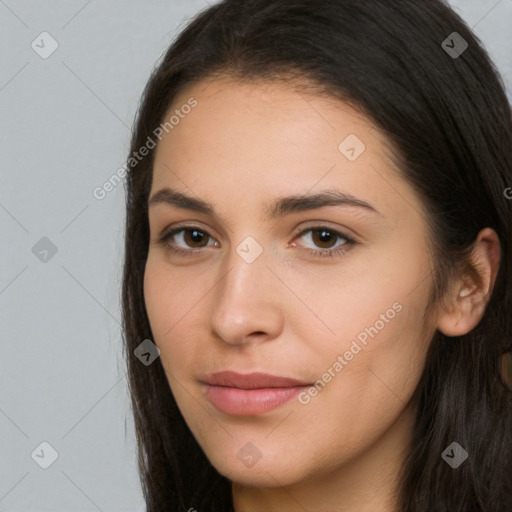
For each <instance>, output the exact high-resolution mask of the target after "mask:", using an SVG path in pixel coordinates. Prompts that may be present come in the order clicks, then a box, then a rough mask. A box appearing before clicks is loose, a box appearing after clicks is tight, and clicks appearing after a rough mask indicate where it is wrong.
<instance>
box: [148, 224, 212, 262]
mask: <svg viewBox="0 0 512 512" xmlns="http://www.w3.org/2000/svg"><path fill="white" fill-rule="evenodd" d="M209 238H210V239H211V237H210V235H209V234H208V233H207V232H206V231H203V230H201V229H199V228H196V227H193V226H191V227H178V228H174V229H171V230H169V231H164V233H163V234H162V236H161V237H160V238H159V239H158V241H157V243H158V244H162V245H164V246H166V247H167V248H169V249H170V250H171V251H173V252H175V253H179V254H185V255H189V254H190V253H193V252H196V251H195V250H194V249H203V248H204V247H208V239H209ZM212 240H213V239H212ZM180 244H181V245H180ZM213 245H215V243H214V244H213Z"/></svg>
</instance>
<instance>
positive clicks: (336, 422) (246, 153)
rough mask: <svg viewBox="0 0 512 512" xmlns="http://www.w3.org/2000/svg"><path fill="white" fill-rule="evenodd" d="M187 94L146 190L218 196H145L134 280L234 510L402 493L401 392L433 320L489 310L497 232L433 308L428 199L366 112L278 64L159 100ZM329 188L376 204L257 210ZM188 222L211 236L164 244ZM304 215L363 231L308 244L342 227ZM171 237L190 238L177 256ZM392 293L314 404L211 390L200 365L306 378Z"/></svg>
mask: <svg viewBox="0 0 512 512" xmlns="http://www.w3.org/2000/svg"><path fill="white" fill-rule="evenodd" d="M191 96H193V97H194V98H196V99H197V101H198V105H197V106H196V107H195V108H194V109H193V110H192V112H191V113H189V114H188V115H187V116H186V117H185V118H184V119H183V120H181V121H180V123H179V124H178V125H177V126H175V127H174V129H173V130H171V131H169V133H168V134H164V137H163V139H162V141H161V142H160V143H159V144H158V147H157V148H156V154H155V164H154V175H153V183H152V187H151V192H150V197H152V196H153V195H154V194H155V193H156V192H158V191H159V190H161V189H163V188H165V187H171V188H173V189H175V190H178V191H180V192H183V193H185V194H188V195H192V196H193V197H196V198H201V199H203V200H205V201H207V202H209V203H211V204H212V205H213V206H214V209H215V214H213V215H209V214H205V213H199V212H196V211H193V210H188V209H180V208H178V207H176V206H172V205H169V204H164V203H155V204H152V205H151V206H150V207H149V222H150V231H151V239H150V247H149V255H148V260H147V264H146V271H145V280H144V294H145V300H146V308H147V312H148V316H149V320H150V323H151V328H152V333H153V336H154V341H155V343H156V344H157V346H158V347H159V349H160V357H161V361H162V364H163V366H164V369H165V371H166V374H167V377H168V380H169V384H170V387H171V390H172V392H173V394H174V396H175V398H176V401H177V404H178V406H179V408H180V410H181V412H182V414H183V416H184V418H185V421H186V422H187V424H188V426H189V428H190V430H191V431H192V433H193V435H194V436H195V437H196V439H197V441H198V442H199V444H200V445H201V447H202V449H203V450H204V452H205V454H206V455H207V457H208V458H209V459H210V461H211V462H212V464H213V465H214V466H215V468H216V469H217V470H218V471H219V472H220V473H221V474H223V475H225V476H227V477H228V478H229V479H231V481H232V482H233V500H234V506H235V510H236V511H237V512H256V511H261V510H266V511H269V512H271V511H276V512H277V511H279V512H291V511H305V510H308V511H320V510H321V511H324V510H329V511H353V510H358V511H359V512H370V511H375V510H379V511H381V512H391V511H395V510H397V508H396V485H397V473H398V470H399V468H400V465H401V463H402V461H403V457H404V456H405V454H406V451H407V442H408V440H409V439H410V436H411V432H412V424H413V421H414V417H415V412H416V409H415V404H413V403H412V402H411V397H412V395H413V392H414V390H415V388H416V386H417V384H418V381H419V378H420V376H421V373H422V370H423V367H424V362H425V356H426V352H427V349H428V346H429V343H430V340H431V338H432V335H433V334H434V332H435V329H440V330H441V331H443V332H444V333H445V334H447V335H449V336H457V335H461V334H464V333H466V332H468V331H470V330H471V329H472V328H473V327H474V326H475V325H476V324H477V323H478V322H479V320H480V319H481V317H482V315H483V313H484V311H485V305H486V303H487V300H488V298H489V294H490V290H491V289H492V285H493V283H494V278H495V275H496V271H497V266H498V262H499V243H498V240H497V237H496V234H495V233H494V231H492V230H489V229H486V230H483V231H482V232H481V233H480V234H479V236H478V240H477V242H476V244H475V251H474V259H475V261H476V262H478V264H479V265H480V270H481V276H482V286H481V287H480V288H479V287H476V288H475V286H473V285H472V283H468V281H467V280H465V281H464V280H463V279H462V278H461V280H460V281H457V282H454V283H453V286H452V288H451V290H450V294H451V296H453V301H452V307H451V308H446V309H434V310H433V314H432V315H427V313H426V306H427V302H428V297H429V293H430V291H431V289H432V275H431V272H430V269H431V264H432V262H431V256H430V253H429V246H428V241H427V240H428V239H427V225H426V221H425V219H426V212H425V211H424V210H423V205H422V203H421V200H420V199H419V197H418V196H417V195H416V194H415V192H414V190H413V189H412V188H411V187H410V186H409V185H408V183H407V182H405V181H404V180H403V179H402V178H401V177H400V176H399V175H398V173H397V171H396V169H395V168H394V167H393V164H392V162H391V160H390V158H389V151H388V150H387V145H386V138H385V136H384V135H383V134H382V133H381V132H380V131H379V130H377V129H376V128H375V126H374V125H373V124H372V122H371V121H370V120H369V119H368V118H365V117H364V116H362V115H361V114H360V113H359V112H357V111H355V110H353V109H352V108H351V107H349V106H348V105H347V104H344V103H341V102H340V101H337V100H334V99H329V98H326V97H322V96H319V95H315V94H313V93H311V92H305V91H301V92H300V93H299V89H297V88H295V87H292V86H291V84H290V83H287V82H283V81H275V82H272V83H270V84H269V83H266V84H264V83H261V82H250V83H248V82H243V83H242V82H239V81H238V82H235V81H230V80H229V78H219V77H217V78H216V79H214V80H211V81H208V82H205V81H203V82H201V83H198V84H196V85H195V86H193V87H191V88H189V89H187V90H186V91H183V92H182V94H181V95H179V96H178V97H177V98H176V99H175V101H174V103H173V107H172V108H171V109H170V110H169V112H171V111H172V110H174V109H175V108H179V106H180V105H182V104H184V103H186V101H187V99H188V98H189V97H191ZM349 134H356V135H357V137H358V138H359V139H360V140H361V141H363V142H364V144H365V146H366V149H365V151H364V152H363V153H362V154H361V155H360V156H359V157H358V158H357V159H356V160H355V161H349V160H348V159H347V158H346V157H345V156H344V155H343V154H342V153H341V152H340V151H339V149H338V145H339V144H340V142H342V141H343V140H344V139H345V138H346V137H347V136H348V135H349ZM325 189H337V190H340V191H343V192H347V193H350V194H352V195H353V196H355V197H357V198H359V199H362V200H364V201H367V202H369V203H371V204H372V205H373V206H374V207H375V208H376V209H377V210H378V211H379V212H380V214H381V215H379V214H376V213H372V212H370V211H367V210H364V209H362V208H359V207H353V206H324V207H322V208H319V209H315V210H311V211H304V212H299V213H297V212H295V213H291V214H289V215H286V216H285V217H283V218H280V219H273V220H267V219H266V218H265V216H264V212H265V209H264V206H265V205H266V204H268V203H270V202H271V201H272V200H274V199H277V198H279V197H282V196H288V195H292V194H299V193H316V192H319V191H321V190H325ZM182 223H183V224H185V225H186V226H188V227H192V228H195V229H199V230H202V232H203V233H205V235H204V238H203V241H202V242H201V241H199V242H197V241H196V242H194V239H192V238H191V237H190V232H185V233H184V232H181V233H179V234H178V235H175V236H174V239H172V240H170V241H169V246H167V247H166V246H165V245H162V244H159V243H158V237H159V235H160V234H161V233H162V232H163V231H164V230H165V229H166V228H169V227H170V226H178V225H180V226H181V225H182ZM307 227H309V228H310V229H312V228H318V227H328V228H330V229H333V230H336V231H340V232H341V233H345V234H347V235H348V236H349V237H351V238H353V239H354V240H355V241H356V245H353V246H349V247H348V246H345V247H348V248H347V250H346V252H344V253H343V254H338V255H335V256H333V257H318V256H314V255H312V253H311V251H313V250H317V251H326V250H328V249H329V248H332V246H334V248H338V247H340V246H341V245H343V244H344V243H346V242H345V240H344V239H343V238H339V237H337V236H336V235H335V234H333V235H331V239H329V238H327V239H326V240H325V239H324V241H323V244H322V239H320V238H319V237H318V236H317V237H315V236H313V234H314V232H312V231H309V232H306V233H305V234H303V235H299V234H300V232H301V231H302V230H303V229H305V228H307ZM187 234H188V235H189V236H188V237H186V236H184V235H187ZM248 236H251V237H253V238H254V239H255V240H256V241H257V242H258V244H259V245H260V246H261V248H262V249H263V252H262V253H261V254H260V255H259V257H258V258H257V259H256V260H255V261H254V262H252V263H247V262H246V261H245V260H244V259H243V258H242V257H241V256H240V255H239V254H238V253H237V251H236V249H237V247H238V246H239V244H240V243H241V242H242V241H243V240H244V239H245V238H246V237H248ZM173 242H174V244H173ZM172 246H175V247H179V248H182V249H184V250H189V251H192V250H193V248H195V247H199V249H196V252H195V254H193V255H190V256H184V255H179V254H176V253H173V252H172V250H171V248H170V247H172ZM461 290H462V291H463V295H465V296H463V297H459V293H460V292H461ZM464 290H465V291H464ZM397 303H398V304H399V305H400V306H401V310H400V312H397V313H396V315H394V318H393V319H391V320H389V321H388V322H387V323H385V326H384V327H383V328H382V329H381V330H379V332H378V334H377V335H374V337H373V338H371V337H369V338H368V342H367V345H366V346H365V345H363V344H362V343H359V345H360V346H361V350H360V351H359V352H358V353H357V355H355V356H354V357H353V359H352V360H350V361H346V359H345V362H347V364H346V365H344V366H343V369H342V370H341V371H339V372H336V371H334V374H335V376H334V377H332V378H331V380H330V382H329V383H328V384H326V385H325V387H324V388H323V389H322V390H321V391H320V392H318V393H317V395H316V396H314V397H311V399H310V401H309V402H308V403H307V404H303V403H300V402H299V400H297V399H293V400H291V401H290V402H288V403H286V404H284V405H283V406H281V407H279V408H277V409H274V410H273V411H270V412H267V413H265V414H262V415H258V416H254V415H253V416H233V415H227V414H224V413H222V412H220V411H219V410H218V409H216V408H215V407H214V406H213V405H212V404H211V403H210V402H209V401H208V400H207V398H206V397H205V396H204V392H203V387H202V385H201V384H200V382H199V380H198V379H200V378H201V377H202V376H204V375H205V374H206V373H209V372H213V371H221V370H226V369H232V370H235V371H238V372H240V373H249V372H252V371H262V372H266V373H271V374H274V375H282V376H287V377H293V378H298V379H303V380H305V381H307V382H309V383H314V382H315V381H317V380H318V379H320V378H322V375H324V374H325V373H326V372H327V371H328V369H329V368H331V373H332V372H333V370H332V367H333V364H334V363H335V362H336V360H337V358H338V356H340V355H342V356H343V354H344V353H345V352H346V351H347V350H349V349H350V346H351V342H352V341H353V340H355V339H357V338H356V337H357V336H358V334H360V333H361V332H362V331H364V330H365V328H369V327H370V326H374V325H375V324H376V321H377V320H379V318H381V317H380V315H381V314H385V313H386V311H387V310H389V309H390V308H392V305H393V304H397ZM249 442H250V443H252V444H253V445H254V446H255V447H256V448H257V450H258V451H259V452H260V453H261V458H260V459H259V460H258V461H257V463H256V464H254V465H253V466H252V467H247V466H246V465H244V464H243V463H242V462H241V461H240V459H239V458H237V453H238V452H239V450H240V449H241V448H242V447H244V445H246V444H247V443H249ZM191 506H193V504H191Z"/></svg>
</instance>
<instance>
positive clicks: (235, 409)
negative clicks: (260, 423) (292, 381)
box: [206, 385, 309, 416]
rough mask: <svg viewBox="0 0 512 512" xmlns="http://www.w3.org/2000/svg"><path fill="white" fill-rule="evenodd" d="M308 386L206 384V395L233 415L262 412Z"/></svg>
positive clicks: (223, 410) (270, 409) (221, 409)
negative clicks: (258, 386)
mask: <svg viewBox="0 0 512 512" xmlns="http://www.w3.org/2000/svg"><path fill="white" fill-rule="evenodd" d="M306 387H309V386H298V387H294V388H265V389H239V388H228V387H223V386H210V385H207V390H206V396H207V398H208V399H209V400H210V402H211V403H212V404H213V405H214V406H215V407H217V409H219V410H220V411H222V412H224V413H226V414H233V415H239V416H241V415H252V414H263V413H266V412H269V411H272V410H273V409H276V408H277V407H280V406H281V405H283V404H285V403H286V402H288V401H290V400H291V399H292V398H293V397H295V396H297V395H298V394H299V393H300V392H301V391H302V390H304V389H305V388H306Z"/></svg>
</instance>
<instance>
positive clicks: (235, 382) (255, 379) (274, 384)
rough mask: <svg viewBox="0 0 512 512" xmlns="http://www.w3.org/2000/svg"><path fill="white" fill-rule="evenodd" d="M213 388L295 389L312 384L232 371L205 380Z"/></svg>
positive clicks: (273, 376) (214, 374)
mask: <svg viewBox="0 0 512 512" xmlns="http://www.w3.org/2000/svg"><path fill="white" fill-rule="evenodd" d="M204 382H206V384H210V385H211V386H223V387H229V388H238V389H263V388H295V387H297V386H307V385H308V384H309V385H310V383H308V382H306V381H302V380H298V379H291V378H289V377H280V376H276V375H270V374H268V373H259V372H255V373H247V374H241V373H236V372H232V371H224V372H218V373H212V374H211V375H209V376H207V377H206V378H205V379H204Z"/></svg>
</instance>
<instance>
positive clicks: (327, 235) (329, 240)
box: [311, 229, 339, 249]
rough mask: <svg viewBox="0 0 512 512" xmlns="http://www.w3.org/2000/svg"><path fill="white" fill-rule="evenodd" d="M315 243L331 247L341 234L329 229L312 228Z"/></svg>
mask: <svg viewBox="0 0 512 512" xmlns="http://www.w3.org/2000/svg"><path fill="white" fill-rule="evenodd" d="M311 233H312V236H311V238H312V240H313V243H314V244H315V245H316V246H318V247H320V248H321V249H331V248H332V247H333V245H335V244H336V241H337V239H338V238H339V235H337V234H336V232H334V231H330V230H328V229H313V230H311Z"/></svg>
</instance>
